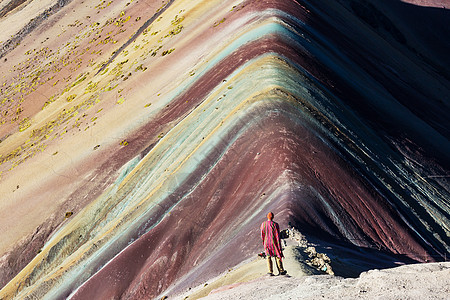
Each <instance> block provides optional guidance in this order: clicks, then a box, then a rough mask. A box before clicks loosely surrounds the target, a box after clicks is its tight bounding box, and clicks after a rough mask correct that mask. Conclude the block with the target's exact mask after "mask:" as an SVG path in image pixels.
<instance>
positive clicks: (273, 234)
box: [261, 212, 286, 276]
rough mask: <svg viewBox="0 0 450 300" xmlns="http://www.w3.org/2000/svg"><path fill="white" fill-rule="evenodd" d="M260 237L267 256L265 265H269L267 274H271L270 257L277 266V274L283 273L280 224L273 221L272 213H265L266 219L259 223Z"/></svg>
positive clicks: (284, 272)
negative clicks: (273, 258)
mask: <svg viewBox="0 0 450 300" xmlns="http://www.w3.org/2000/svg"><path fill="white" fill-rule="evenodd" d="M261 238H262V240H263V245H264V252H265V253H266V256H267V266H268V267H269V273H268V274H269V275H270V276H273V267H272V257H275V261H276V264H277V268H278V273H279V275H285V274H286V270H284V269H283V262H282V258H283V251H282V249H281V239H280V226H279V225H278V223H276V222H274V221H273V213H272V212H269V213H268V214H267V221H265V222H263V223H262V224H261Z"/></svg>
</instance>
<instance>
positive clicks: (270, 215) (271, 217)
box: [267, 212, 273, 221]
mask: <svg viewBox="0 0 450 300" xmlns="http://www.w3.org/2000/svg"><path fill="white" fill-rule="evenodd" d="M267 219H268V220H271V221H272V219H273V212H270V213H268V214H267Z"/></svg>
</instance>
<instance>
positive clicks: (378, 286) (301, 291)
mask: <svg viewBox="0 0 450 300" xmlns="http://www.w3.org/2000/svg"><path fill="white" fill-rule="evenodd" d="M252 264H256V262H255V261H254V262H251V263H249V264H248V265H247V267H250V266H251V265H252ZM262 265H264V263H263V262H259V266H258V267H261V266H262ZM291 267H292V265H291ZM250 268H251V267H250ZM243 269H245V268H244V267H242V270H243ZM449 286H450V262H442V263H429V264H416V265H405V266H400V267H397V268H392V269H385V270H371V271H368V272H364V273H362V274H361V275H360V276H359V277H358V278H342V277H338V276H331V275H312V276H272V277H271V276H268V275H261V276H260V277H258V278H256V279H254V280H251V281H248V282H244V283H242V282H238V283H235V284H230V285H225V286H222V287H220V288H215V289H212V291H211V292H210V293H209V294H208V295H207V296H206V297H204V298H202V299H448V296H449V293H450V288H449ZM205 288H206V287H205ZM184 296H185V297H186V295H184ZM188 296H189V297H188V299H198V298H201V297H202V294H200V293H198V292H197V293H194V294H192V295H188ZM180 299H182V298H181V297H180Z"/></svg>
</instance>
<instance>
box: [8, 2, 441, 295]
mask: <svg viewBox="0 0 450 300" xmlns="http://www.w3.org/2000/svg"><path fill="white" fill-rule="evenodd" d="M341 2H342V3H341V4H338V3H333V4H324V3H321V2H320V1H319V2H317V3H316V2H314V4H309V3H305V4H303V5H300V4H298V3H297V2H295V1H244V2H242V1H169V2H167V3H166V2H159V1H154V2H142V3H141V2H134V1H130V2H129V3H126V2H117V3H116V2H114V1H111V2H99V3H96V4H95V5H92V6H91V5H90V4H86V3H84V2H82V1H72V2H70V3H67V4H66V5H65V6H64V7H62V8H60V10H58V11H56V12H54V14H52V15H51V16H49V17H48V19H46V20H45V21H43V22H42V24H41V25H39V26H38V27H36V28H35V29H34V30H32V31H31V32H30V33H28V34H26V35H24V37H23V38H22V40H21V42H20V44H19V45H17V46H16V47H15V48H14V49H12V50H9V51H8V52H7V53H6V54H4V56H3V57H2V60H3V61H2V64H3V66H2V69H1V70H2V76H3V78H2V82H4V84H3V87H2V99H3V100H2V119H1V120H2V121H1V122H2V123H3V124H2V125H1V127H0V130H1V136H2V137H1V141H2V142H1V143H0V151H1V152H0V154H1V155H2V156H1V159H2V160H1V162H2V164H1V166H0V168H1V171H2V177H1V179H0V180H1V182H2V184H1V186H0V189H1V191H0V193H1V195H2V201H1V203H0V206H1V209H0V217H1V220H2V221H1V224H2V228H6V230H3V231H2V232H1V239H0V240H1V241H2V242H1V244H0V245H1V247H0V250H1V253H2V255H3V259H2V260H1V268H2V271H3V270H4V272H1V273H2V276H3V277H1V279H2V281H3V284H7V282H8V281H9V280H11V279H12V280H11V281H10V282H9V283H8V284H7V285H6V286H5V287H4V288H3V289H2V290H1V292H0V297H3V298H11V297H17V298H24V297H26V296H29V297H38V298H44V297H48V298H62V297H67V296H69V295H72V296H73V297H74V298H75V299H87V298H113V297H124V298H126V297H131V298H140V297H142V298H148V297H155V296H157V295H159V294H161V293H163V292H164V291H165V290H166V289H167V288H169V286H171V290H172V291H173V292H177V291H181V290H183V289H185V288H187V287H190V286H193V285H196V284H199V283H201V282H202V281H203V280H204V279H205V278H210V277H213V276H215V275H217V274H219V273H221V272H223V271H225V270H227V268H230V267H233V266H235V265H236V264H238V263H239V262H241V261H242V260H244V259H246V258H248V257H251V256H254V255H255V253H257V251H259V250H260V247H261V246H260V241H259V233H258V226H259V224H260V222H261V221H262V220H263V219H264V216H265V214H266V212H267V211H268V210H272V211H274V212H276V216H277V220H278V221H279V222H280V224H281V225H282V227H286V226H288V222H290V223H291V224H292V225H295V226H296V227H298V228H299V229H300V230H301V231H303V232H305V233H307V234H308V235H310V236H311V237H313V238H316V239H319V240H320V239H322V240H323V241H324V242H325V243H326V241H328V242H330V241H331V240H332V241H333V243H334V242H339V243H344V244H345V243H346V244H347V245H348V246H349V247H350V246H353V245H356V246H358V247H361V249H368V250H371V249H373V250H375V251H371V252H370V253H371V255H370V256H369V257H367V260H368V261H371V260H373V261H389V258H388V257H389V255H392V259H394V258H393V257H394V255H397V254H399V255H402V256H404V257H405V259H406V258H407V259H409V260H414V261H418V262H422V261H426V260H441V259H443V258H444V257H445V255H446V254H448V235H449V228H448V224H449V220H448V219H449V218H448V213H449V207H448V205H449V203H448V198H449V191H448V188H449V186H448V184H447V176H448V169H449V168H448V163H449V156H448V153H450V152H449V150H450V149H449V148H450V145H449V142H448V128H449V127H448V126H447V125H448V121H447V118H446V117H445V114H446V113H448V112H449V110H448V95H449V94H450V93H449V92H450V91H449V88H448V87H449V84H448V75H447V74H446V73H445V71H442V70H444V69H445V60H444V59H443V60H442V61H443V65H442V66H441V67H439V59H438V58H439V56H438V53H434V52H432V51H434V50H433V49H431V48H430V49H423V48H415V46H416V43H417V41H418V40H420V38H421V37H420V36H416V37H415V38H414V40H409V39H408V37H409V36H410V35H411V33H412V32H413V31H412V30H411V31H408V32H404V33H402V28H404V24H407V21H408V20H406V19H401V18H400V17H399V16H398V15H395V14H391V15H387V16H384V18H387V19H388V20H389V21H390V22H392V23H393V24H394V23H395V22H396V21H398V22H399V23H400V24H403V25H401V26H400V25H399V28H397V27H395V28H396V29H395V30H391V31H390V33H389V32H387V33H386V30H384V29H383V27H382V28H381V29H379V28H380V27H376V26H374V25H373V24H371V23H370V22H369V21H370V20H371V19H370V18H368V17H364V16H363V15H362V14H361V8H359V9H358V8H355V6H354V5H352V1H349V2H348V3H347V2H346V1H341ZM349 3H350V4H349ZM367 3H368V2H367ZM326 5H328V6H326ZM371 5H372V6H370V5H369V4H367V7H369V8H372V7H373V8H375V6H373V5H375V4H371ZM386 5H387V4H379V6H378V8H377V11H376V12H377V13H382V11H383V10H384V9H385V6H386ZM403 5H406V4H403ZM378 9H379V10H378ZM397 9H398V11H401V9H400V8H397ZM405 9H406V8H405ZM407 9H412V7H411V6H407ZM417 9H419V8H417ZM420 9H423V8H420ZM19 11H20V10H19ZM14 13H19V12H18V11H12V12H10V14H9V15H6V17H4V18H8V17H12V16H14ZM329 14H334V15H335V16H336V17H335V18H331V17H330V16H329ZM389 18H390V19H389ZM395 18H398V19H395ZM379 19H380V17H378V19H377V20H379ZM2 20H3V19H2ZM6 20H7V19H6ZM381 20H384V21H385V19H383V18H381ZM400 21H401V22H400ZM435 22H436V24H439V22H440V19H436V21H435ZM397 31H398V32H400V33H402V36H404V38H405V39H406V42H402V41H403V39H402V38H399V35H398V33H397ZM443 32H444V33H445V31H443ZM389 34H390V35H389ZM47 37H48V39H47ZM442 45H443V46H444V47H445V46H447V45H446V42H445V41H444V42H443V43H442ZM421 51H425V52H421ZM418 53H419V54H420V55H419V54H418ZM430 53H431V54H432V55H430ZM377 251H379V254H377V253H378V252H377ZM19 255H21V256H20V258H19ZM346 259H348V258H346ZM395 259H399V260H400V259H401V258H400V256H397V257H396V258H395ZM14 276H15V277H14ZM13 277H14V278H13Z"/></svg>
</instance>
